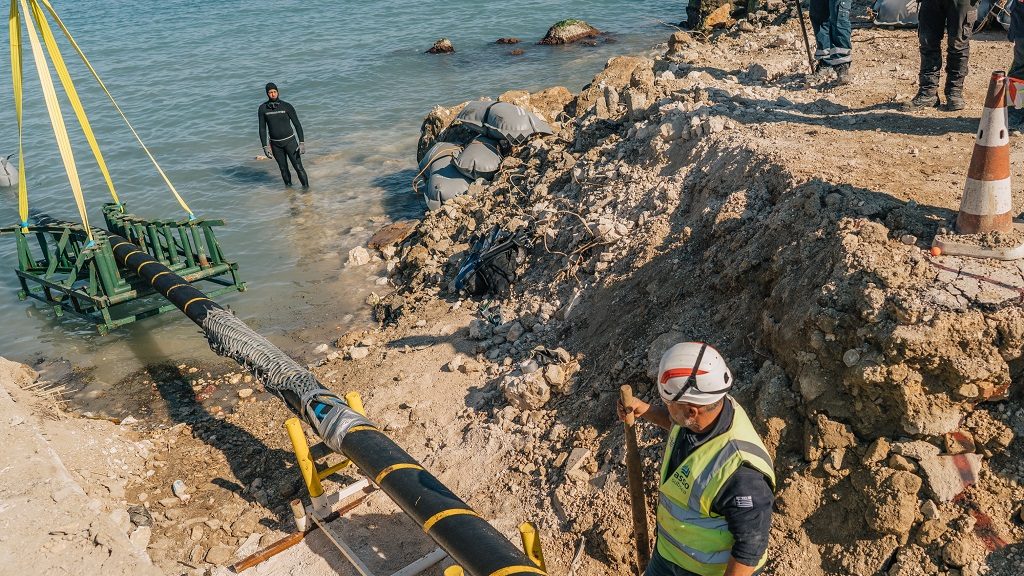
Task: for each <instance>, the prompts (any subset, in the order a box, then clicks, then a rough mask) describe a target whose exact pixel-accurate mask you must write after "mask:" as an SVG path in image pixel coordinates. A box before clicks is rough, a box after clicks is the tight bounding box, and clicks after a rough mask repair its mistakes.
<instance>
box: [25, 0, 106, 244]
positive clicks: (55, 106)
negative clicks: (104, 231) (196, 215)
mask: <svg viewBox="0 0 1024 576" xmlns="http://www.w3.org/2000/svg"><path fill="white" fill-rule="evenodd" d="M20 1H21V9H22V12H24V13H26V14H27V13H28V12H29V9H28V5H27V4H26V3H25V0H20ZM25 28H26V29H27V30H28V39H29V44H30V45H31V46H32V59H33V60H34V61H35V64H36V71H37V72H38V73H39V83H40V85H42V88H43V99H44V100H45V101H46V111H47V113H48V114H49V115H50V125H51V126H52V127H53V135H54V137H56V139H57V149H58V150H59V151H60V158H61V160H62V161H63V163H64V171H65V172H67V175H68V183H70V184H71V193H72V194H73V195H74V197H75V204H77V205H78V214H79V215H80V216H81V218H82V226H84V227H85V234H86V236H87V237H88V238H89V244H93V238H92V228H91V227H90V226H89V215H88V214H87V213H86V208H85V197H84V195H83V194H82V183H81V182H80V181H79V180H78V168H77V167H76V166H75V156H74V153H73V152H72V151H71V141H70V140H69V139H68V129H67V126H65V124H64V116H63V115H62V114H61V111H60V103H59V102H57V92H56V91H55V90H54V88H53V78H51V77H50V68H49V66H48V65H47V64H46V56H45V55H44V54H43V47H42V45H41V44H40V43H39V38H38V37H37V36H36V29H35V26H34V25H33V23H32V21H31V20H29V19H28V18H26V19H25Z"/></svg>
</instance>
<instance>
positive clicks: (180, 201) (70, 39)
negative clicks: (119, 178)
mask: <svg viewBox="0 0 1024 576" xmlns="http://www.w3.org/2000/svg"><path fill="white" fill-rule="evenodd" d="M35 1H37V0H33V2H35ZM42 3H43V6H45V7H46V10H47V11H48V12H49V13H50V16H51V17H53V20H54V22H56V23H57V25H58V26H59V27H60V29H61V31H62V32H64V36H65V37H67V39H68V42H70V43H71V46H73V47H74V48H75V51H76V52H78V56H79V57H80V58H81V59H82V62H83V63H84V64H85V66H86V68H88V69H89V72H92V75H93V78H96V82H98V83H99V85H100V88H102V89H103V92H105V93H106V94H107V98H109V99H110V103H111V104H113V105H114V108H115V109H116V110H117V113H118V114H120V115H121V118H122V119H123V120H124V123H125V124H127V125H128V129H129V130H131V132H132V135H133V136H135V139H136V140H138V141H139V145H140V146H142V150H143V151H145V152H146V156H148V157H149V160H150V161H151V162H152V163H153V166H154V167H156V171H157V172H159V173H160V177H161V178H163V179H164V183H165V184H167V188H168V189H169V190H170V191H171V194H174V198H175V199H176V200H177V201H178V204H180V205H181V207H182V208H183V209H184V210H185V212H187V213H188V216H189V219H193V218H194V217H195V216H194V215H193V213H192V209H191V208H189V207H188V204H186V203H185V200H184V199H182V197H181V194H178V190H177V189H176V188H175V187H174V184H171V180H170V179H169V178H168V177H167V174H165V173H164V171H163V168H160V164H158V163H157V161H156V158H154V157H153V154H152V153H151V152H150V151H149V148H147V147H146V143H145V142H143V141H142V137H141V136H139V133H138V132H136V131H135V127H134V126H132V123H131V122H129V121H128V117H127V116H125V114H124V112H123V111H122V110H121V107H120V106H118V105H117V101H115V100H114V96H113V95H112V94H111V93H110V90H107V85H106V84H104V83H103V80H101V79H100V75H99V74H98V73H97V72H96V69H95V68H93V67H92V64H90V63H89V59H88V58H86V57H85V52H82V48H81V47H79V46H78V42H75V39H74V38H73V37H72V36H71V32H69V31H68V29H67V26H65V25H64V22H63V21H62V20H61V19H60V16H58V15H57V11H56V10H54V9H53V6H51V5H50V1H49V0H42Z"/></svg>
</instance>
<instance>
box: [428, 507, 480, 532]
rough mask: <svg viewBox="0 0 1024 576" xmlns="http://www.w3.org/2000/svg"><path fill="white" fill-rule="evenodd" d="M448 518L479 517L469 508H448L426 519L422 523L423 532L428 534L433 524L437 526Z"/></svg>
mask: <svg viewBox="0 0 1024 576" xmlns="http://www.w3.org/2000/svg"><path fill="white" fill-rule="evenodd" d="M449 516H476V517H477V518H479V517H480V515H479V514H477V513H476V512H474V511H472V510H470V509H469V508H449V509H447V510H444V511H441V512H438V513H437V514H434V515H433V516H431V517H430V518H427V520H426V521H425V522H424V523H423V531H424V532H430V529H431V528H433V527H434V524H437V523H438V522H440V521H441V520H444V519H445V518H448V517H449Z"/></svg>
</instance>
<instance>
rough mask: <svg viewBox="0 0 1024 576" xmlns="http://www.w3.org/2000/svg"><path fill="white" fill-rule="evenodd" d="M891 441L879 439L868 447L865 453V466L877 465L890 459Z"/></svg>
mask: <svg viewBox="0 0 1024 576" xmlns="http://www.w3.org/2000/svg"><path fill="white" fill-rule="evenodd" d="M889 448H890V444H889V441H888V440H886V439H885V438H878V439H876V440H875V441H874V442H872V443H871V445H870V446H868V449H867V452H865V453H864V463H865V464H877V463H878V462H881V461H883V460H885V459H886V458H888V457H889Z"/></svg>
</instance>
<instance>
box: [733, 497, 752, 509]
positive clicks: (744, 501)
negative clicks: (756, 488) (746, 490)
mask: <svg viewBox="0 0 1024 576" xmlns="http://www.w3.org/2000/svg"><path fill="white" fill-rule="evenodd" d="M736 507H737V508H753V507H754V497H753V496H737V497H736Z"/></svg>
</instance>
